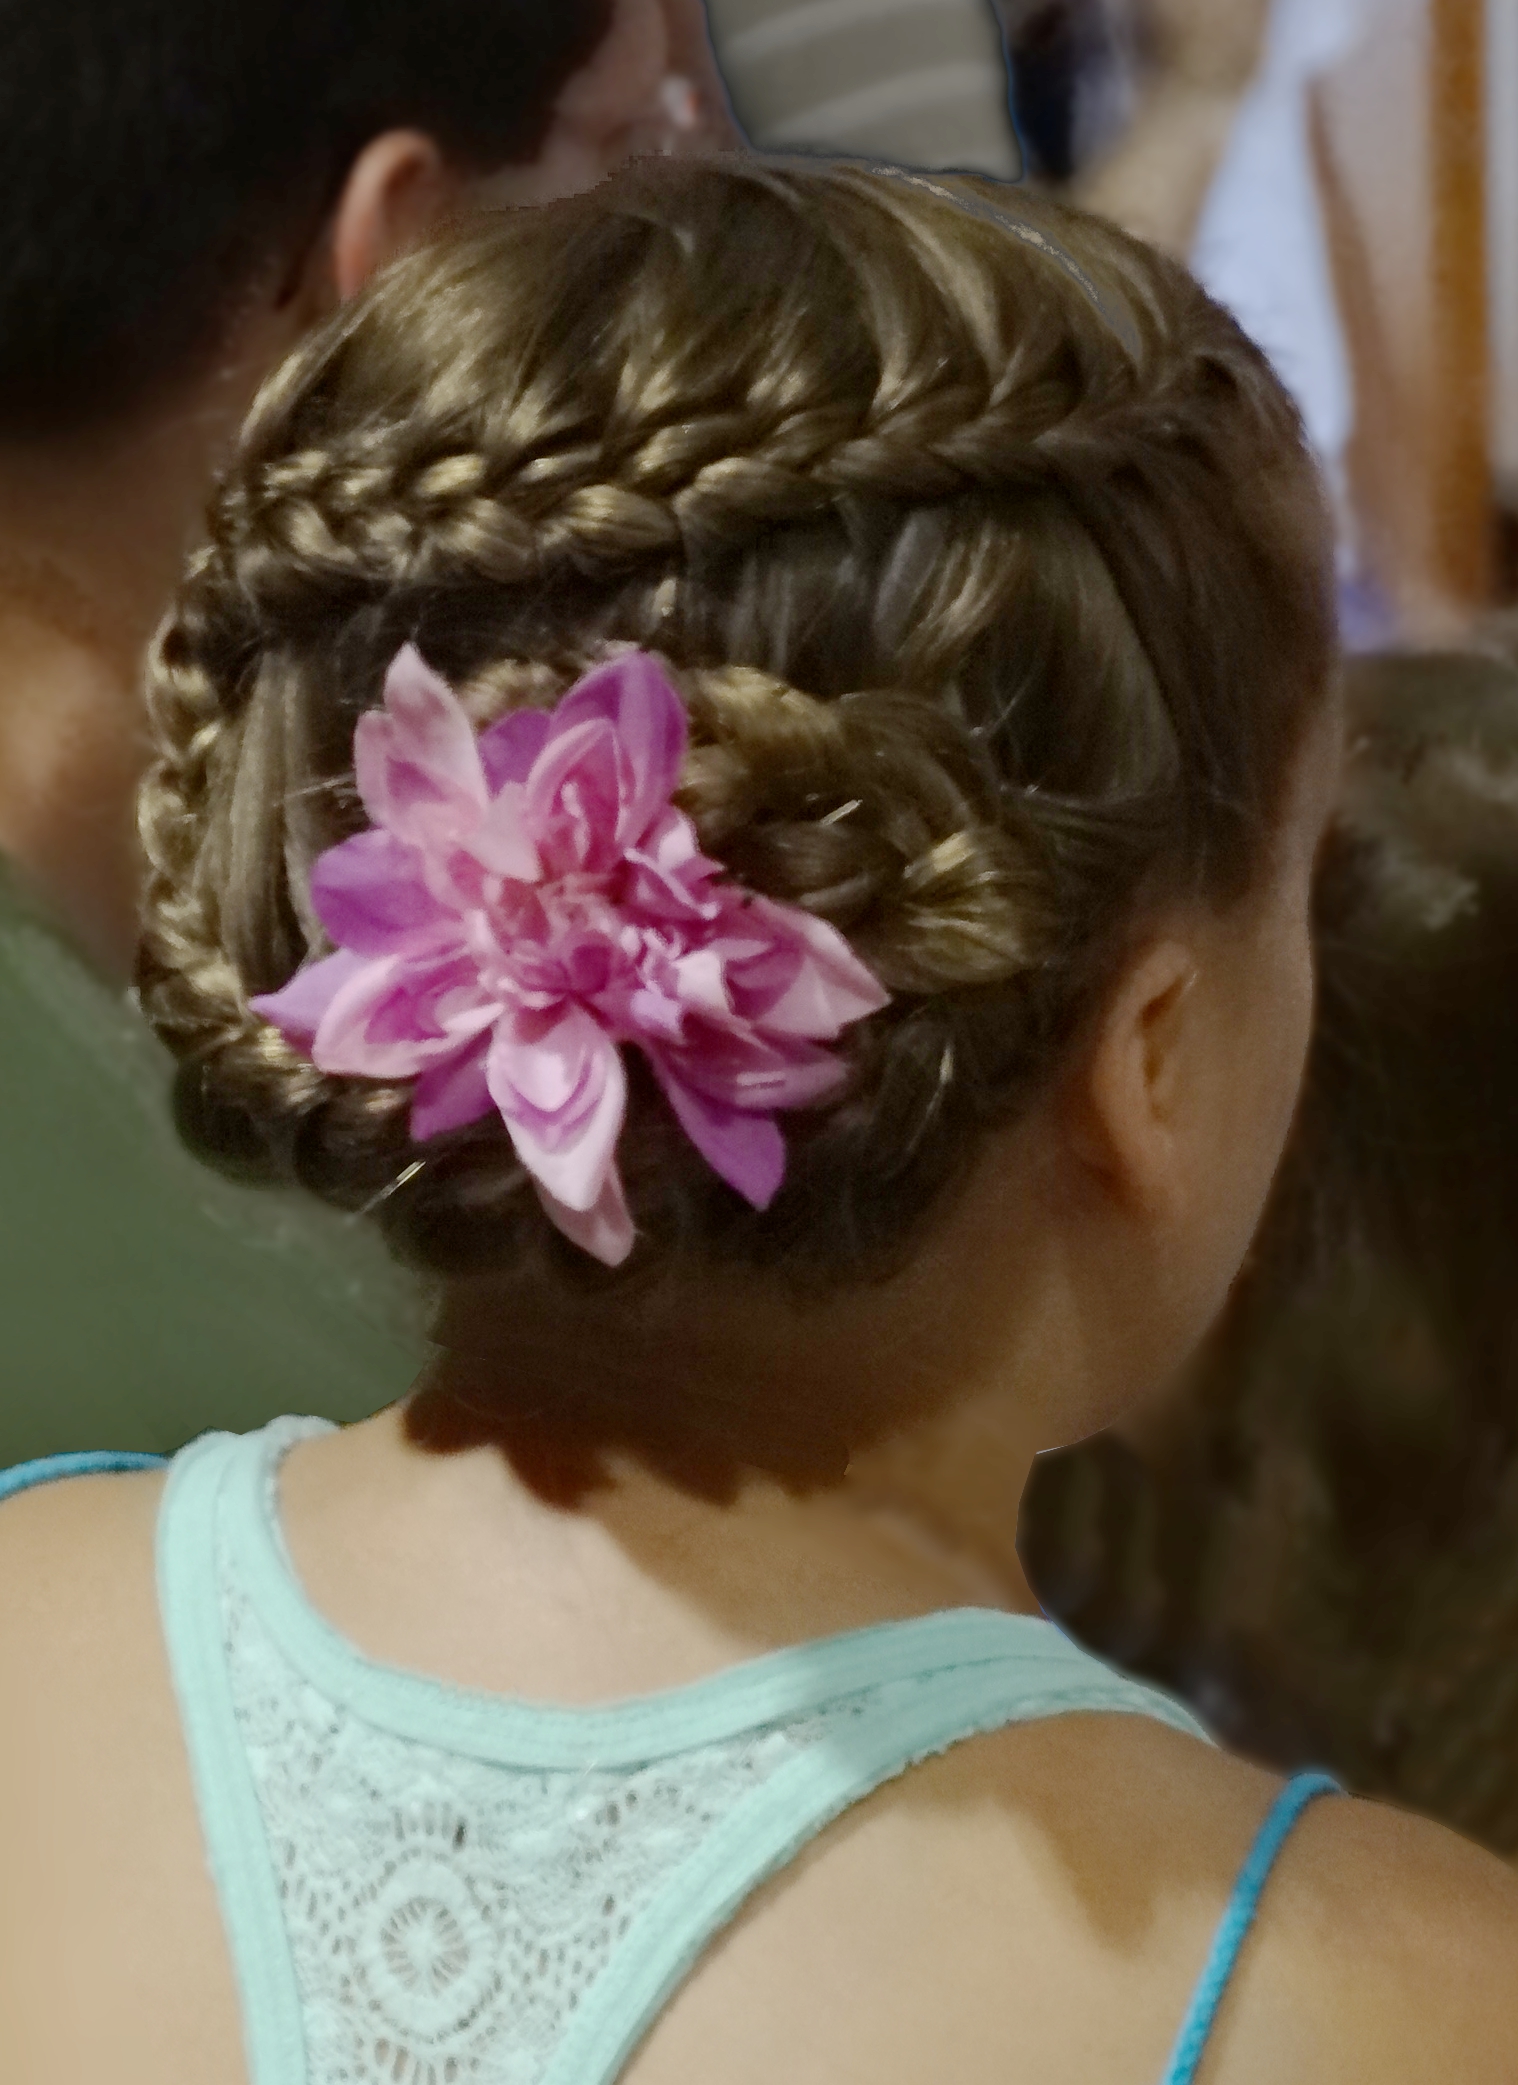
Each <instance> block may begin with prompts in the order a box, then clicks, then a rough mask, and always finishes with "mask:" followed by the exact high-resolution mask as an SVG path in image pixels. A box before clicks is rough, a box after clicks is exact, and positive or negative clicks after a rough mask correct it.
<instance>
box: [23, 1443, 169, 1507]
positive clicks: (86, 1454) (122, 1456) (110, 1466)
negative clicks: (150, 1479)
mask: <svg viewBox="0 0 1518 2085" xmlns="http://www.w3.org/2000/svg"><path fill="white" fill-rule="evenodd" d="M163 1464H164V1457H163V1456H161V1455H137V1454H135V1453H134V1452H133V1451H132V1450H131V1449H128V1448H120V1449H117V1448H89V1449H85V1450H83V1451H82V1452H80V1453H78V1454H74V1455H42V1456H39V1457H38V1458H37V1460H36V1461H35V1462H18V1463H17V1464H16V1465H15V1467H14V1468H13V1469H9V1470H0V1501H3V1500H5V1499H11V1498H14V1497H15V1496H16V1494H17V1493H18V1492H22V1491H34V1490H35V1489H36V1488H37V1486H38V1485H39V1484H58V1483H61V1482H62V1480H63V1479H64V1478H65V1477H98V1476H100V1475H102V1474H103V1473H105V1472H108V1471H118V1470H157V1469H161V1468H162V1467H163Z"/></svg>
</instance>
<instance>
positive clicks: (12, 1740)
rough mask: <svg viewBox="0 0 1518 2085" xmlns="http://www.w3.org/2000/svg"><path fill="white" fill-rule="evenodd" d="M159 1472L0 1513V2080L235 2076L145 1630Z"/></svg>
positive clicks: (221, 1960)
mask: <svg viewBox="0 0 1518 2085" xmlns="http://www.w3.org/2000/svg"><path fill="white" fill-rule="evenodd" d="M163 1481H164V1480H163V1477H162V1476H161V1474H159V1473H158V1472H156V1471H146V1472H141V1473H134V1474H131V1475H123V1476H98V1477H82V1478H75V1479H71V1480H69V1481H67V1482H64V1483H60V1484H55V1485H48V1486H46V1487H43V1488H41V1489H39V1490H37V1491H34V1492H26V1493H23V1494H22V1495H21V1496H20V1497H18V1498H15V1499H11V1500H8V1501H7V1502H6V1503H5V1504H4V1505H3V1506H0V1704H3V1709H0V1845H4V1847H5V1849H6V1851H5V1859H4V1861H3V1863H0V2076H3V2077H6V2078H16V2079H22V2078H24V2079H25V2080H26V2081H27V2085H78V2080H80V2079H81V2078H86V2077H101V2078H104V2077H109V2078H111V2079H113V2080H114V2081H116V2085H161V2081H162V2080H163V2079H164V2078H169V2077H176V2078H177V2077H192V2076H193V2077H199V2078H207V2079H210V2078H215V2079H218V2080H225V2081H227V2085H235V2081H237V2080H239V2079H240V2078H241V2077H242V2076H243V2068H242V2057H241V2033H240V2030H239V2028H238V2025H237V2009H236V1997H235V1992H234V1989H233V1985H232V1980H231V1971H230V1964H229V1961H228V1958H227V1955H226V1950H225V1946H224V1943H223V1941H222V1932H221V1921H220V1915H219V1912H218V1909H217V1904H216V1899H215V1894H214V1890H213V1887H212V1884H211V1879H210V1876H209V1874H208V1872H207V1869H206V1862H205V1853H204V1847H203V1842H202V1839H201V1835H200V1826H199V1820H198V1817H197V1815H196V1810H195V1800H194V1793H193V1788H192V1785H191V1781H190V1774H189V1763H188V1759H187V1757H186V1754H185V1749H184V1743H183V1739H182V1737H181V1735H180V1728H179V1718H178V1710H177V1707H176V1704H175V1700H174V1694H173V1687H172V1682H171V1680H170V1676H169V1670H168V1662H167V1658H166V1655H165V1651H164V1645H163V1638H162V1634H161V1632H160V1628H159V1622H158V1607H157V1592H156V1584H155V1575H154V1528H155V1523H156V1516H157V1508H158V1500H159V1496H160V1494H161V1491H162V1487H163Z"/></svg>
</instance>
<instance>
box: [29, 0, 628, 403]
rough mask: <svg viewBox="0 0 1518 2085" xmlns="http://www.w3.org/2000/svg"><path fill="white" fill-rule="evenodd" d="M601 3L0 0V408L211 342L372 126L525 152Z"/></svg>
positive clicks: (143, 377) (194, 352)
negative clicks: (0, 61) (43, 1)
mask: <svg viewBox="0 0 1518 2085" xmlns="http://www.w3.org/2000/svg"><path fill="white" fill-rule="evenodd" d="M610 13H611V0H554V4H553V5H552V6H543V5H541V4H538V0H525V4H523V0H426V4H425V5H418V4H417V0H202V4H200V5H196V6H188V5H186V4H185V0H110V4H102V0H49V4H48V5H45V6H38V5H36V4H35V0H0V48H3V50H4V52H5V62H4V65H3V67H0V431H3V432H4V433H6V434H16V433H26V432H38V431H43V430H46V429H51V428H56V427H57V426H59V425H60V424H77V423H79V422H81V421H84V420H88V419H91V418H97V417H100V416H102V415H106V414H114V413H116V412H119V411H121V410H123V409H124V408H126V407H127V406H130V405H134V404H135V403H136V402H137V401H138V399H139V398H140V397H141V396H142V395H143V394H145V393H147V392H149V391H151V390H154V389H159V388H161V387H163V386H164V385H165V384H168V383H172V382H173V381H175V380H176V379H178V378H180V377H181V376H182V375H183V374H184V372H185V370H186V368H187V366H188V365H190V364H192V363H193V362H194V361H195V359H196V358H197V357H202V356H205V355H206V354H208V353H211V352H214V349H215V347H216V345H217V342H218V338H219V329H220V324H221V322H222V321H223V320H224V319H225V317H226V316H227V306H228V302H229V300H231V299H233V298H235V297H237V296H238V295H240V294H242V293H244V292H245V290H246V286H247V283H248V280H249V278H250V276H252V275H253V274H255V273H256V272H257V271H258V269H259V268H260V266H261V265H264V264H266V263H268V262H269V261H270V257H271V256H277V257H278V258H277V263H275V264H277V265H278V267H279V268H280V269H281V270H282V271H283V272H284V273H285V274H286V275H287V276H290V275H293V273H294V271H295V267H296V265H297V263H298V260H299V258H300V255H301V251H302V247H303V245H304V244H309V243H310V242H313V241H315V240H316V238H317V237H318V235H319V233H320V230H321V227H322V225H323V223H324V220H325V219H326V216H327V213H328V212H329V211H330V209H331V208H332V206H333V205H334V203H335V202H336V200H337V197H338V194H339V192H340V190H341V187H342V184H343V182H344V181H345V180H346V178H347V175H348V172H349V168H350V166H351V164H352V162H353V160H354V158H355V156H356V155H357V153H358V152H359V151H360V150H361V148H362V147H363V146H364V145H365V144H367V143H368V142H369V140H370V139H371V138H374V137H376V136H379V135H380V134H381V133H383V132H385V131H387V130H392V129H396V128H398V127H400V126H402V125H405V126H409V127H413V128H416V129H419V130H422V131H425V132H426V133H427V134H428V135H429V136H431V137H432V138H433V139H435V141H436V142H437V144H438V145H439V147H440V148H441V149H442V150H443V152H444V153H445V154H446V155H447V156H448V157H449V158H451V159H453V160H455V161H456V162H457V163H459V164H460V165H463V166H472V167H476V168H480V169H484V168H488V167H493V166H497V165H501V164H504V163H508V162H513V161H515V162H526V161H529V160H531V159H532V158H533V156H534V155H535V153H536V151H537V149H538V147H539V146H540V144H541V142H542V139H543V136H544V133H545V132H546V130H547V127H548V123H549V119H550V115H551V112H552V108H553V103H554V98H555V96H556V94H557V92H558V90H559V89H560V88H561V87H562V86H563V84H564V82H565V81H566V80H567V79H568V78H569V76H570V75H571V73H573V72H574V71H575V70H576V69H577V68H578V67H579V66H580V65H582V64H583V63H584V62H585V60H586V59H587V58H588V57H589V56H590V53H591V52H592V50H593V49H594V48H595V46H596V44H597V42H598V41H599V39H600V37H601V36H602V34H603V33H604V32H605V29H606V27H607V22H608V18H609V16H610ZM64 112H66V114H64ZM302 234H303V236H302ZM292 235H293V236H292Z"/></svg>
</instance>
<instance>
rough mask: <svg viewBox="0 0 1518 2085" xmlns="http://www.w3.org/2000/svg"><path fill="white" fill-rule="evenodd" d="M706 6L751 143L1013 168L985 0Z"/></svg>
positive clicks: (994, 27)
mask: <svg viewBox="0 0 1518 2085" xmlns="http://www.w3.org/2000/svg"><path fill="white" fill-rule="evenodd" d="M710 14H711V26H712V38H713V41H714V43H715V45H716V51H717V58H718V62H719V64H720V65H721V68H722V73H723V77H724V78H725V79H726V81H727V84H728V87H729V90H730V91H731V94H732V98H733V107H734V108H735V110H736V111H737V114H738V118H739V120H740V122H741V123H742V124H743V126H744V128H745V130H746V131H747V132H748V134H749V137H750V138H751V139H752V140H753V142H754V144H755V145H757V146H759V147H760V148H761V149H763V150H766V151H776V152H794V151H797V150H801V151H822V152H843V153H850V154H859V155H862V156H864V157H867V158H877V159H886V160H895V161H901V162H904V163H905V164H907V165H910V166H919V167H965V168H970V169H973V170H974V171H975V172H978V173H982V174H991V175H994V176H996V177H998V178H1000V179H1002V180H1008V181H1010V180H1014V179H1016V177H1017V175H1018V174H1019V172H1020V171H1021V165H1022V161H1021V155H1020V153H1019V151H1018V146H1017V137H1016V134H1015V132H1014V130H1013V128H1012V122H1011V117H1010V113H1009V109H1008V102H1007V69H1006V61H1005V55H1004V52H1003V49H1002V41H1001V32H1000V29H999V26H998V23H997V19H996V15H995V12H994V10H993V8H992V7H991V5H990V0H711V5H710Z"/></svg>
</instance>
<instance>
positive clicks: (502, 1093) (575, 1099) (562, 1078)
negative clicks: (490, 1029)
mask: <svg viewBox="0 0 1518 2085" xmlns="http://www.w3.org/2000/svg"><path fill="white" fill-rule="evenodd" d="M487 1076H488V1077H489V1080H490V1091H491V1095H492V1097H493V1099H494V1101H495V1104H496V1106H497V1107H498V1108H499V1109H500V1111H501V1115H502V1118H503V1120H504V1121H505V1124H506V1127H507V1129H508V1130H509V1131H510V1133H511V1141H512V1143H513V1144H514V1145H515V1146H516V1150H517V1156H518V1157H519V1158H520V1159H521V1161H522V1163H523V1165H524V1166H526V1168H527V1170H528V1172H529V1173H531V1174H532V1176H533V1178H534V1179H535V1180H537V1181H538V1182H540V1183H541V1185H542V1186H544V1187H546V1188H547V1190H548V1192H549V1193H550V1194H551V1195H552V1196H553V1197H554V1199H555V1200H556V1201H560V1202H563V1203H564V1204H565V1205H566V1206H567V1207H568V1208H570V1209H579V1210H589V1209H593V1208H594V1207H595V1205H596V1203H597V1201H598V1200H599V1199H600V1196H601V1192H602V1190H603V1189H604V1187H605V1185H606V1179H607V1175H608V1173H609V1171H610V1170H611V1167H612V1165H613V1163H614V1160H615V1154H616V1148H617V1139H618V1137H619V1136H620V1135H621V1134H622V1121H623V1117H624V1115H625V1113H626V1109H627V1074H626V1072H625V1071H624V1070H623V1067H622V1057H621V1053H620V1051H619V1050H618V1048H617V1046H616V1044H615V1043H614V1042H613V1041H612V1039H611V1037H610V1036H609V1035H608V1034H607V1033H606V1031H605V1029H604V1028H602V1027H601V1025H600V1023H599V1022H598V1021H597V1020H595V1018H594V1017H593V1016H592V1015H591V1014H589V1013H587V1012H586V1011H585V1010H584V1009H583V1008H582V1007H578V1006H570V1007H568V1008H567V1009H566V1011H565V1012H564V1015H563V1017H562V1018H561V1019H560V1020H559V1021H557V1022H555V1023H554V1025H553V1026H552V1027H550V1028H547V1029H546V1030H539V1031H538V1032H534V1030H533V1029H532V1028H530V1027H528V1026H527V1025H526V1024H525V1023H523V1022H520V1021H519V1022H517V1023H513V1022H512V1021H511V1020H510V1019H507V1020H503V1021H502V1022H501V1023H500V1025H499V1026H498V1027H497V1029H496V1032H495V1036H494V1039H493V1040H492V1043H491V1046H490V1057H489V1060H488V1065H487Z"/></svg>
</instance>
